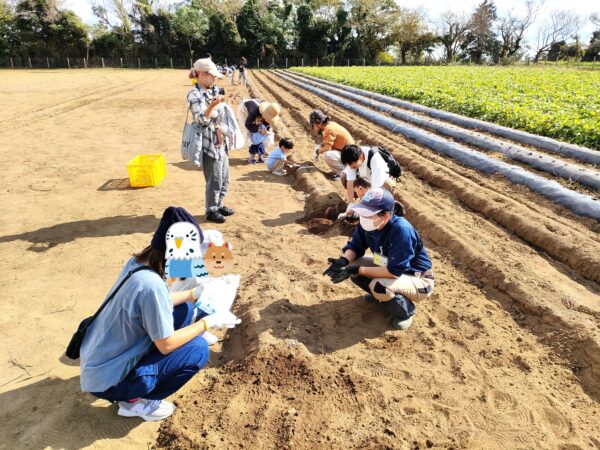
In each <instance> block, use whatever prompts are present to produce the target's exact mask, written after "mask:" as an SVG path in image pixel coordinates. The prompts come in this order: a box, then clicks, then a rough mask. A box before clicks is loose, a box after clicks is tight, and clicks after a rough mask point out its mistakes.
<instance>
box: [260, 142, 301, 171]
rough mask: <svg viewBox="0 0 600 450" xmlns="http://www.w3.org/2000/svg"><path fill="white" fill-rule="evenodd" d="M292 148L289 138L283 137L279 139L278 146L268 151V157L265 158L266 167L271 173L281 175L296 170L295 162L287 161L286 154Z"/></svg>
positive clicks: (292, 144)
mask: <svg viewBox="0 0 600 450" xmlns="http://www.w3.org/2000/svg"><path fill="white" fill-rule="evenodd" d="M293 148H294V143H293V142H292V140H291V139H290V138H283V139H281V140H280V141H279V146H278V147H275V149H274V150H273V151H272V152H271V153H269V159H268V160H267V169H269V172H271V173H273V175H278V176H283V175H287V174H288V173H290V172H292V171H294V170H296V169H297V168H298V165H297V164H294V163H292V162H289V161H288V160H287V157H288V155H289V154H290V152H291V151H292V149H293Z"/></svg>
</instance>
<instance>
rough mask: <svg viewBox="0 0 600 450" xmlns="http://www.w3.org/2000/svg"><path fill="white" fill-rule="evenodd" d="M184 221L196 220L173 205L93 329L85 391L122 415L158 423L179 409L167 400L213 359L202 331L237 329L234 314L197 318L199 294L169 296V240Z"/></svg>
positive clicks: (87, 343) (85, 357) (85, 349)
mask: <svg viewBox="0 0 600 450" xmlns="http://www.w3.org/2000/svg"><path fill="white" fill-rule="evenodd" d="M178 222H190V223H191V224H193V225H194V226H195V227H196V228H197V229H198V231H199V234H200V236H199V239H200V240H202V239H203V237H202V231H201V230H200V227H199V226H198V224H197V222H196V220H195V219H194V217H193V216H192V215H191V214H190V213H188V212H187V211H186V210H185V209H183V208H177V207H169V208H167V209H166V210H165V211H164V213H163V216H162V219H161V221H160V224H159V225H158V228H157V229H156V232H155V233H154V236H153V237H152V241H151V243H150V245H149V246H148V247H146V248H145V249H144V250H142V251H141V252H139V253H136V254H135V255H134V256H133V257H132V258H131V259H129V261H127V263H126V264H125V267H124V268H123V270H122V271H121V273H120V275H119V277H118V279H117V281H116V283H115V285H114V286H113V288H112V289H111V292H112V300H110V301H109V302H108V303H107V304H106V307H105V308H104V309H103V310H102V312H101V313H100V314H99V315H98V316H97V318H96V320H94V322H93V323H92V324H91V326H90V327H89V328H88V330H87V332H86V334H85V337H84V339H83V342H82V345H81V352H80V358H81V362H80V365H81V389H82V391H83V392H90V393H92V394H93V395H95V396H96V397H98V398H102V399H105V400H109V401H111V402H118V403H119V410H118V414H119V415H120V416H125V417H141V418H142V419H144V420H148V421H156V420H161V419H164V418H166V417H168V416H170V415H171V414H172V413H173V411H174V409H175V406H174V405H173V404H172V403H170V402H168V401H166V400H164V399H165V398H166V397H168V396H169V395H171V394H173V393H174V392H176V391H177V390H179V389H180V388H181V387H182V386H183V385H184V384H186V383H187V382H188V381H189V380H190V379H191V378H192V377H193V376H194V375H195V374H196V373H197V372H198V371H199V370H200V369H202V368H203V367H204V366H205V365H206V363H207V361H208V357H209V349H208V344H207V342H206V340H205V339H204V338H203V337H202V334H203V333H204V332H205V331H206V330H208V329H210V328H225V327H228V328H232V327H234V326H235V325H237V324H238V323H239V322H240V321H239V319H237V318H236V317H235V315H233V314H232V313H230V312H221V313H215V314H212V315H202V314H201V315H198V314H197V312H196V310H195V308H194V305H193V302H194V301H195V300H196V299H197V298H198V297H199V293H198V289H190V290H186V291H182V292H173V293H169V290H168V288H167V285H166V283H165V281H164V279H165V252H166V235H167V231H168V230H169V227H170V226H171V225H173V224H174V223H178Z"/></svg>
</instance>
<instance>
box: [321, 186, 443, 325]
mask: <svg viewBox="0 0 600 450" xmlns="http://www.w3.org/2000/svg"><path fill="white" fill-rule="evenodd" d="M353 210H354V212H355V213H356V214H358V216H359V217H360V223H359V225H357V227H356V229H355V230H354V233H353V235H352V238H351V239H350V241H349V242H348V243H347V244H346V246H345V247H344V248H343V249H342V255H341V256H339V257H338V258H329V259H328V262H329V264H330V265H329V267H328V268H327V269H326V270H325V272H323V275H327V276H329V277H330V278H331V280H332V281H333V282H334V283H341V282H342V281H344V280H346V279H348V278H350V280H351V281H352V282H353V283H354V284H356V285H357V286H358V287H360V288H361V289H363V290H364V291H366V292H367V294H368V295H366V296H365V297H364V299H365V300H366V301H368V302H371V303H377V304H380V305H382V306H383V308H384V309H385V310H386V311H387V312H388V313H389V314H390V315H391V316H392V327H393V328H395V329H397V330H407V329H408V328H409V327H410V326H411V325H412V322H413V316H414V314H415V309H416V307H415V303H417V302H419V301H421V300H424V299H426V298H428V297H429V296H430V295H431V294H432V292H433V287H434V283H435V282H434V276H433V272H432V270H431V268H432V265H431V260H430V258H429V255H428V254H427V251H426V250H425V246H424V245H423V242H422V241H421V238H420V237H419V234H418V233H417V231H416V230H415V229H414V227H413V226H412V225H411V224H410V222H408V220H406V219H405V218H404V217H403V216H404V208H403V206H402V204H401V203H399V202H396V201H395V200H394V197H393V195H392V194H391V193H390V192H389V191H387V190H385V189H382V188H374V189H370V190H369V191H367V193H366V194H365V195H364V196H363V198H362V200H361V201H360V203H358V204H357V205H355V206H354V207H353ZM367 250H371V252H372V253H373V257H365V256H364V255H365V252H366V251H367Z"/></svg>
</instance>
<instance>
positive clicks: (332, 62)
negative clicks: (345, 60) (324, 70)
mask: <svg viewBox="0 0 600 450" xmlns="http://www.w3.org/2000/svg"><path fill="white" fill-rule="evenodd" d="M334 63H335V56H334V57H333V58H331V67H333V64H334Z"/></svg>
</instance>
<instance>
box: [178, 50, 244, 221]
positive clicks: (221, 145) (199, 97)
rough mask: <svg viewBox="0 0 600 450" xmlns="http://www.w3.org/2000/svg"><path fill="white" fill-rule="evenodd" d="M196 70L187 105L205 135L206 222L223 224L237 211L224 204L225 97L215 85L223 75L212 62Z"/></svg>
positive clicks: (226, 174) (226, 179)
mask: <svg viewBox="0 0 600 450" xmlns="http://www.w3.org/2000/svg"><path fill="white" fill-rule="evenodd" d="M193 70H194V74H195V75H196V77H197V80H198V81H197V83H196V86H195V87H194V89H192V90H191V91H190V92H189V93H188V96H187V101H188V104H189V107H190V110H191V112H192V115H193V119H194V122H196V124H197V126H198V128H199V129H200V130H201V133H202V144H201V145H202V153H203V157H202V171H203V173H204V179H205V181H206V186H205V192H204V197H205V205H204V207H205V209H206V220H207V221H210V222H216V223H223V222H225V217H226V216H231V215H233V214H234V210H233V209H231V208H228V207H227V206H225V204H224V200H225V195H226V194H227V191H228V190H229V152H228V150H229V149H228V144H227V141H226V140H225V138H224V132H226V128H227V126H226V125H225V115H224V110H223V108H221V107H220V106H221V102H222V101H223V97H222V96H221V95H220V94H219V89H218V88H217V87H216V85H215V80H216V79H217V78H222V77H223V75H222V74H221V73H220V72H219V71H218V70H217V67H216V66H215V64H214V63H213V62H212V60H211V59H210V58H203V59H199V60H197V61H196V62H195V63H194V67H193Z"/></svg>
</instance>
